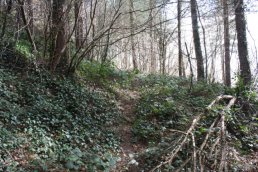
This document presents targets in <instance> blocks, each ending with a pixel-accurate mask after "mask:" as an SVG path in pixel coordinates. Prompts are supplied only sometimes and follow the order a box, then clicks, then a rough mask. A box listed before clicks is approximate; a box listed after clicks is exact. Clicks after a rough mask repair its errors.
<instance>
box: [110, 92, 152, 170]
mask: <svg viewBox="0 0 258 172" xmlns="http://www.w3.org/2000/svg"><path fill="white" fill-rule="evenodd" d="M117 93H118V107H119V109H120V111H121V115H122V116H121V122H120V123H119V125H118V126H117V127H116V132H117V134H118V136H119V137H120V139H121V153H120V155H119V157H120V158H119V161H118V163H117V164H116V167H115V168H114V169H113V170H112V172H123V171H130V172H133V171H137V165H138V162H137V161H136V160H135V159H134V158H135V156H136V154H137V153H140V152H142V151H143V150H145V149H146V147H147V145H145V144H144V143H141V142H140V143H139V142H134V140H133V134H132V125H133V122H134V120H135V117H136V114H135V108H136V105H137V102H138V100H139V99H140V95H139V92H137V91H134V90H128V89H124V90H123V89H119V90H117Z"/></svg>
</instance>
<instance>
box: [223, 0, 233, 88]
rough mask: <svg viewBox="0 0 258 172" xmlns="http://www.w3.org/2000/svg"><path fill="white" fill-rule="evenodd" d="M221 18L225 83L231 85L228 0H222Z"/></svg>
mask: <svg viewBox="0 0 258 172" xmlns="http://www.w3.org/2000/svg"><path fill="white" fill-rule="evenodd" d="M223 7H224V9H223V19H224V49H225V56H224V57H225V60H224V62H225V85H226V86H228V87H230V86H231V74H230V72H231V70H230V49H229V47H230V36H229V19H228V2H227V0H223Z"/></svg>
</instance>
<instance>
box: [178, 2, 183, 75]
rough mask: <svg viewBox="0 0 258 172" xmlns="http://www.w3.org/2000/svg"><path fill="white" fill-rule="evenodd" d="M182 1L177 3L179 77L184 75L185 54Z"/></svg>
mask: <svg viewBox="0 0 258 172" xmlns="http://www.w3.org/2000/svg"><path fill="white" fill-rule="evenodd" d="M181 7H182V2H181V0H178V1H177V22H178V24H177V30H178V72H179V76H180V77H181V76H182V75H183V72H182V62H183V54H182V43H181Z"/></svg>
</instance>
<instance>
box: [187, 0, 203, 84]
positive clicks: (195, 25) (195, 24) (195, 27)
mask: <svg viewBox="0 0 258 172" xmlns="http://www.w3.org/2000/svg"><path fill="white" fill-rule="evenodd" d="M190 3H191V19H192V29H193V38H194V48H195V56H196V60H197V79H198V80H203V79H204V66H203V57H202V49H201V42H200V35H199V31H198V16H197V2H196V0H191V1H190Z"/></svg>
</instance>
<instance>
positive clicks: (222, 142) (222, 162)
mask: <svg viewBox="0 0 258 172" xmlns="http://www.w3.org/2000/svg"><path fill="white" fill-rule="evenodd" d="M224 99H230V101H229V103H228V104H227V106H226V107H225V108H224V109H223V110H222V111H221V112H219V113H218V114H219V116H218V117H217V118H216V119H215V120H214V122H213V123H212V124H211V125H210V127H209V130H208V133H207V134H206V136H205V138H204V140H203V142H202V144H201V146H200V148H199V149H198V150H197V149H196V144H195V136H194V132H193V131H194V130H195V128H196V126H197V124H198V122H199V121H200V120H201V118H202V116H203V115H204V114H200V115H198V116H197V117H196V118H195V119H194V120H193V122H192V124H191V126H190V128H189V129H188V130H187V131H186V132H183V131H178V130H171V131H174V132H178V133H181V134H182V135H184V137H183V140H182V141H181V143H180V144H179V146H177V147H176V148H175V149H174V150H172V151H171V153H170V155H169V156H168V157H167V158H166V160H165V162H161V163H160V164H159V165H157V166H156V167H154V168H153V169H152V170H150V172H154V171H155V170H157V169H159V168H161V167H162V166H164V165H166V164H171V163H172V162H173V160H174V159H175V157H176V155H177V154H178V152H179V151H180V150H182V148H183V146H184V145H185V144H187V143H188V142H189V139H188V137H189V135H191V137H192V147H193V152H192V155H191V156H190V157H189V158H188V159H186V160H185V161H184V163H183V164H182V165H181V166H180V167H179V168H178V169H177V170H176V172H179V171H180V170H181V169H183V168H184V167H185V166H186V165H187V164H188V163H189V162H190V160H191V159H193V171H196V170H197V168H198V167H197V158H198V157H199V165H200V170H201V171H204V166H203V165H204V164H202V161H203V160H202V155H201V153H202V152H203V150H204V148H205V146H206V145H207V143H208V140H209V138H210V136H211V133H212V131H213V130H212V129H213V128H214V127H216V126H217V125H218V124H220V137H218V138H217V139H216V141H215V143H214V144H213V145H212V146H211V152H210V154H209V157H210V158H211V154H212V152H213V151H214V149H215V147H216V146H217V145H218V143H219V141H220V148H221V149H220V155H221V157H220V164H219V171H222V170H223V169H225V164H226V163H225V162H226V158H225V157H226V151H225V145H226V136H225V130H226V126H225V114H226V111H228V110H229V109H230V108H231V107H232V106H233V105H234V104H235V102H236V98H235V97H234V96H230V95H222V96H218V97H217V98H216V99H215V100H214V101H212V102H211V104H210V105H209V106H208V107H207V110H211V109H212V107H213V106H214V105H215V104H217V103H219V102H220V101H221V100H224ZM216 152H217V151H216ZM216 161H217V160H216V158H215V161H214V164H213V166H216V164H217V163H216Z"/></svg>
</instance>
